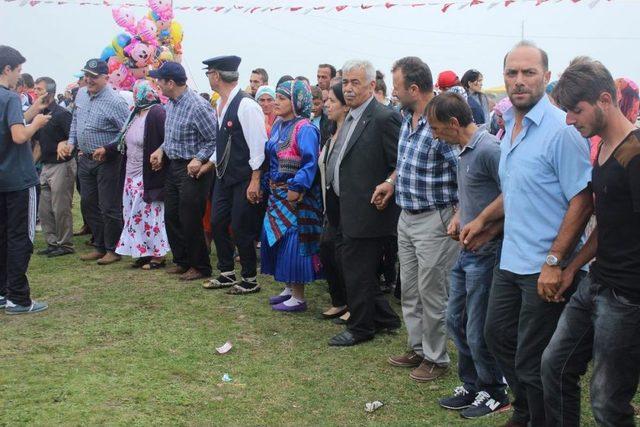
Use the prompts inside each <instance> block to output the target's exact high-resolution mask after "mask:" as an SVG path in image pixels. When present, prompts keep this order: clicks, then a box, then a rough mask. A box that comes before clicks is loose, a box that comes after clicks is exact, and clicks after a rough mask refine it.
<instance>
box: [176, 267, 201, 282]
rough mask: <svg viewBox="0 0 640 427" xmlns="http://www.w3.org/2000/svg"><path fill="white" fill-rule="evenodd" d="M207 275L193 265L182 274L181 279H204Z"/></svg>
mask: <svg viewBox="0 0 640 427" xmlns="http://www.w3.org/2000/svg"><path fill="white" fill-rule="evenodd" d="M205 277H207V276H205V275H204V274H202V273H200V271H198V270H196V269H195V268H193V267H191V268H190V269H189V270H187V272H186V273H184V274H182V275H181V276H180V280H183V281H185V282H189V281H191V280H200V279H204V278H205Z"/></svg>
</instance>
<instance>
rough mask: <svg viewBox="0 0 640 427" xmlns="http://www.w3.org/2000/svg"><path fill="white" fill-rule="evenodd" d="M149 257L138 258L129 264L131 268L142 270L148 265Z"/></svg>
mask: <svg viewBox="0 0 640 427" xmlns="http://www.w3.org/2000/svg"><path fill="white" fill-rule="evenodd" d="M150 259H151V258H149V257H140V258H137V259H136V260H135V261H133V262H132V263H131V268H142V267H143V266H144V265H146V264H148V263H149V260H150Z"/></svg>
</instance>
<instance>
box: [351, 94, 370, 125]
mask: <svg viewBox="0 0 640 427" xmlns="http://www.w3.org/2000/svg"><path fill="white" fill-rule="evenodd" d="M372 101H373V95H371V98H369V99H368V100H366V101H364V102H363V103H362V104H360V105H359V106H357V107H356V108H352V109H351V110H350V111H349V114H350V115H351V117H352V118H353V121H354V123H355V122H357V121H358V120H360V117H362V115H363V114H364V110H366V109H367V107H368V106H369V104H371V102H372Z"/></svg>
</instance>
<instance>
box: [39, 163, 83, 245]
mask: <svg viewBox="0 0 640 427" xmlns="http://www.w3.org/2000/svg"><path fill="white" fill-rule="evenodd" d="M76 170H77V165H76V160H75V159H72V160H69V161H68V162H64V163H45V164H44V166H43V167H42V172H41V173H40V206H39V208H38V215H39V216H40V225H41V226H42V231H43V233H44V236H45V239H46V241H47V244H48V245H50V246H63V247H66V248H73V242H72V240H71V239H72V237H73V215H72V214H71V204H72V202H73V189H74V187H75V184H76Z"/></svg>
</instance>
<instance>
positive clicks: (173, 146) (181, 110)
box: [162, 88, 218, 163]
mask: <svg viewBox="0 0 640 427" xmlns="http://www.w3.org/2000/svg"><path fill="white" fill-rule="evenodd" d="M166 110H167V118H166V120H165V122H164V143H163V144H162V149H163V151H164V153H165V154H166V155H167V157H168V158H169V159H171V160H176V159H182V160H191V159H193V158H196V159H198V160H200V161H201V162H203V163H204V162H206V161H208V160H209V157H211V155H212V154H213V153H214V151H215V148H216V134H217V129H218V119H217V117H216V111H215V110H214V109H213V108H212V107H211V105H210V104H209V103H208V102H207V101H205V100H204V98H202V97H201V96H200V95H198V94H197V93H195V92H194V91H193V90H191V89H189V88H187V90H186V91H185V92H184V93H183V94H182V95H180V96H179V97H178V98H176V99H172V100H170V101H169V102H168V103H167V105H166Z"/></svg>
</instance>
